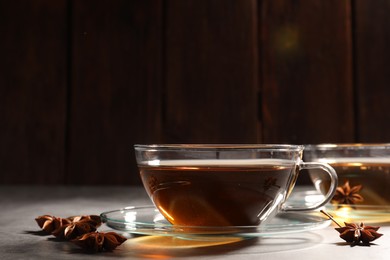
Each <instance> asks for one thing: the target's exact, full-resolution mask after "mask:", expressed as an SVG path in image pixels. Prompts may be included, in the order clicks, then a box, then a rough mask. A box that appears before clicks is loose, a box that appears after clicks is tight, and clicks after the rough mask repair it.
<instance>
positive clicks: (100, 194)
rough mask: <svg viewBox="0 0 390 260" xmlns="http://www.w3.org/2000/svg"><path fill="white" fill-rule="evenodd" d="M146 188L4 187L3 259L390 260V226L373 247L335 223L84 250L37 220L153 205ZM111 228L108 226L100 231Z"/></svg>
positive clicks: (0, 205) (139, 240) (147, 239)
mask: <svg viewBox="0 0 390 260" xmlns="http://www.w3.org/2000/svg"><path fill="white" fill-rule="evenodd" d="M150 204H151V203H150V201H149V198H148V197H147V195H146V193H145V192H144V190H143V189H142V188H141V187H104V186H101V187H65V186H61V187H46V186H44V187H43V186H0V209H1V211H0V216H1V218H0V259H73V260H75V259H89V258H91V259H92V258H93V259H132V258H134V259H137V258H157V257H158V258H185V259H191V258H199V257H201V258H202V259H289V260H294V259H299V260H304V259H310V260H312V259H317V260H321V259H324V260H325V259H326V260H330V259H332V258H336V259H343V258H347V259H365V260H367V259H390V226H382V227H381V228H380V230H379V231H380V232H381V233H383V234H384V236H383V237H381V238H380V239H378V240H376V241H375V243H373V244H372V245H371V246H355V247H351V246H349V245H347V244H345V243H344V242H343V240H341V239H340V238H339V237H338V233H337V232H336V231H335V230H334V227H332V226H329V227H326V228H323V229H319V230H313V231H306V232H300V233H293V234H279V235H275V236H270V237H261V238H257V239H249V240H243V241H239V242H234V243H225V244H220V245H215V244H212V245H210V244H207V243H199V242H197V243H192V242H190V243H189V242H188V241H184V242H183V241H182V240H180V239H176V238H172V237H165V238H164V237H153V236H138V237H133V238H130V239H128V240H127V241H126V242H125V243H124V244H122V245H121V246H120V247H118V248H117V249H116V250H114V251H113V252H103V253H97V254H90V253H85V252H84V251H83V250H81V249H80V248H79V247H77V246H76V245H74V244H72V243H70V242H59V241H57V240H56V239H54V237H53V236H51V235H49V236H43V235H42V234H41V232H38V231H39V230H40V228H39V227H38V225H37V224H36V222H35V220H34V218H35V217H37V216H40V215H44V214H50V215H55V216H59V217H68V216H73V215H82V214H97V215H99V214H100V213H101V212H104V211H108V210H115V209H119V208H123V207H126V206H141V205H150ZM107 230H111V229H110V228H108V227H107V226H105V225H103V226H102V227H101V228H99V231H107Z"/></svg>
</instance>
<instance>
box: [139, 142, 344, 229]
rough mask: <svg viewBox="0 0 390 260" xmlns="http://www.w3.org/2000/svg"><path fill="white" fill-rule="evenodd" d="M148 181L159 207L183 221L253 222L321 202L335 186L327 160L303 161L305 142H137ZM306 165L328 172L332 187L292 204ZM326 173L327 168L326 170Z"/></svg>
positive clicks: (212, 223)
mask: <svg viewBox="0 0 390 260" xmlns="http://www.w3.org/2000/svg"><path fill="white" fill-rule="evenodd" d="M134 148H135V153H136V159H137V164H138V167H139V171H140V176H141V179H142V182H143V184H144V187H145V189H146V191H147V193H148V195H149V197H150V198H151V200H152V201H153V203H154V204H155V206H156V208H157V209H158V210H159V211H160V212H161V213H162V215H164V217H165V218H166V219H167V220H168V221H169V222H171V223H172V224H177V225H182V226H254V225H260V224H261V223H263V222H264V221H265V220H267V219H270V218H272V216H274V215H275V214H276V213H278V212H289V211H307V210H314V209H318V208H320V207H322V206H323V205H325V204H326V203H328V202H329V200H330V199H331V198H332V196H333V194H334V192H335V189H336V187H337V174H336V172H335V171H334V169H333V168H332V167H331V166H329V165H328V164H326V163H320V162H310V163H306V162H303V161H302V153H303V149H304V147H303V146H300V145H265V144H261V145H260V144H252V145H250V144H248V145H246V144H242V145H238V144H232V145H225V144H161V145H135V146H134ZM303 169H316V170H318V171H321V172H325V173H327V175H328V176H329V179H330V180H331V181H330V188H329V189H328V191H327V193H326V194H325V196H324V198H323V199H322V200H321V201H319V202H317V203H315V204H314V205H306V204H305V203H304V202H302V205H294V206H292V205H288V203H285V202H286V200H287V198H288V197H289V195H290V194H291V192H292V190H293V188H294V185H295V182H296V180H297V178H298V174H299V172H300V171H301V170H303ZM324 175H326V174H324Z"/></svg>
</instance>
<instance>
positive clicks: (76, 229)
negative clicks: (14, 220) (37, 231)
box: [35, 215, 102, 239]
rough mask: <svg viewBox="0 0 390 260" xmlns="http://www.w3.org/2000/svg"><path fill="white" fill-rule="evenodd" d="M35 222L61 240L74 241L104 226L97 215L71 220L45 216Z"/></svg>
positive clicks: (77, 217) (75, 217) (76, 217)
mask: <svg viewBox="0 0 390 260" xmlns="http://www.w3.org/2000/svg"><path fill="white" fill-rule="evenodd" d="M35 220H36V221H37V223H38V225H39V226H40V227H41V228H42V229H43V230H45V231H46V232H47V233H49V234H52V235H53V236H55V237H57V238H60V239H73V238H76V237H78V236H81V235H83V234H85V233H89V232H92V231H96V229H97V227H99V226H100V225H101V224H102V221H101V219H100V217H99V216H97V215H84V216H74V217H69V218H58V217H55V216H50V215H43V216H39V217H38V218H36V219H35Z"/></svg>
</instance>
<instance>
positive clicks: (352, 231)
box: [321, 210, 383, 245]
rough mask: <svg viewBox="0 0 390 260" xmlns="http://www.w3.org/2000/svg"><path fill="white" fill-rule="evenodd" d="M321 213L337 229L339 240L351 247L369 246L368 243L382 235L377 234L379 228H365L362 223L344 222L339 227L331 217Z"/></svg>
mask: <svg viewBox="0 0 390 260" xmlns="http://www.w3.org/2000/svg"><path fill="white" fill-rule="evenodd" d="M321 213H323V214H325V215H326V216H327V217H328V218H329V219H330V220H332V221H333V222H334V223H335V224H336V225H337V226H338V227H337V228H335V229H336V230H337V231H338V232H339V233H340V238H342V239H344V240H345V241H346V242H348V243H351V245H358V244H359V243H363V244H364V245H369V244H370V242H372V241H374V240H376V239H378V238H380V237H381V236H383V234H381V233H378V232H377V231H378V229H379V228H380V227H377V226H366V225H365V224H364V223H363V222H361V223H360V225H359V224H355V223H347V222H344V225H345V226H344V227H343V226H341V225H340V224H339V223H338V222H337V221H336V220H334V218H333V216H332V215H330V214H329V213H327V212H325V211H323V210H321Z"/></svg>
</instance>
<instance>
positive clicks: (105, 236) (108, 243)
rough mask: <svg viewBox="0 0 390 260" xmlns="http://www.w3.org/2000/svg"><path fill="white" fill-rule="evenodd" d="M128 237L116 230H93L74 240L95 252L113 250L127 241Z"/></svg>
mask: <svg viewBox="0 0 390 260" xmlns="http://www.w3.org/2000/svg"><path fill="white" fill-rule="evenodd" d="M126 240H127V238H125V237H123V236H121V235H119V234H117V233H115V232H107V233H104V232H91V233H87V234H84V235H82V236H80V237H78V238H76V239H74V240H72V242H73V243H75V244H76V245H78V246H80V247H82V248H84V249H86V250H89V251H93V252H101V251H112V250H114V249H115V248H116V247H117V246H119V245H121V244H122V243H123V242H125V241H126Z"/></svg>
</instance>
